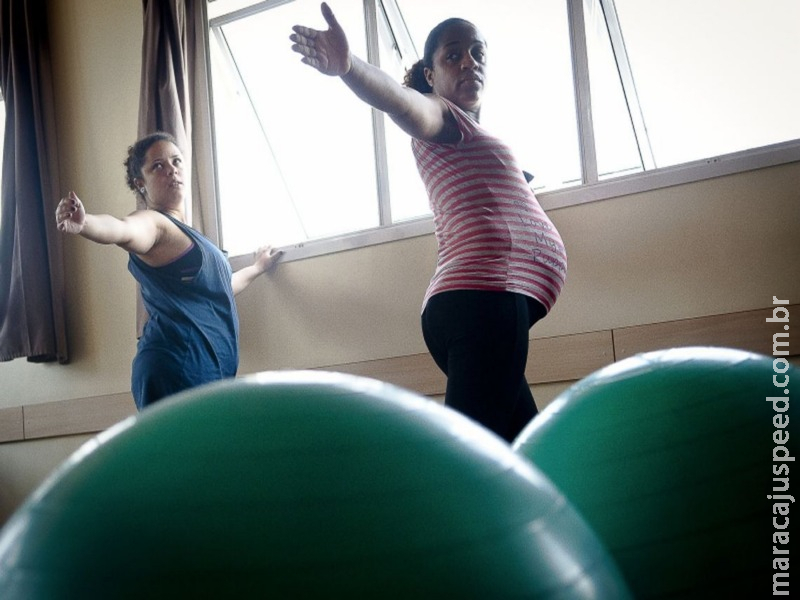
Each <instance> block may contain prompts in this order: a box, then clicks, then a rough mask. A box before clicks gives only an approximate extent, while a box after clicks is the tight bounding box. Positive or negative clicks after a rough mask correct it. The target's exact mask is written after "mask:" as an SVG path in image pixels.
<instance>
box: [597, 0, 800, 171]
mask: <svg viewBox="0 0 800 600" xmlns="http://www.w3.org/2000/svg"><path fill="white" fill-rule="evenodd" d="M613 4H614V5H616V9H617V14H618V18H619V23H620V27H621V30H622V35H623V38H624V41H625V47H626V49H627V52H628V57H629V60H630V64H631V70H632V73H633V77H634V79H635V82H636V90H637V93H638V96H639V100H640V102H641V106H642V112H643V115H644V119H645V122H646V124H647V130H648V133H649V136H650V141H651V145H652V149H653V154H654V157H655V161H656V166H658V167H665V166H670V165H675V164H679V163H683V162H688V161H692V160H699V159H704V158H709V157H714V156H718V155H721V154H727V153H730V152H737V151H741V150H746V149H750V148H756V147H759V146H764V145H769V144H773V143H778V142H783V141H788V140H792V139H798V138H800V111H798V106H800V25H798V24H800V2H798V1H797V0H770V1H769V2H763V1H762V0H736V1H735V2H732V1H731V0H671V1H670V2H664V1H663V0H614V3H613Z"/></svg>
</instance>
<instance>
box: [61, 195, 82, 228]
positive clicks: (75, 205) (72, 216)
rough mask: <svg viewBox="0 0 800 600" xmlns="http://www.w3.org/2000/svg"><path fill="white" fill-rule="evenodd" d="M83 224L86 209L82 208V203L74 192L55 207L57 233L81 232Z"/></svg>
mask: <svg viewBox="0 0 800 600" xmlns="http://www.w3.org/2000/svg"><path fill="white" fill-rule="evenodd" d="M85 222H86V209H85V208H84V207H83V202H81V201H80V198H78V196H77V195H76V194H75V192H70V193H69V194H68V195H67V196H65V197H64V198H62V199H61V201H60V202H59V203H58V207H56V225H57V226H58V229H59V231H63V232H64V233H73V234H77V233H80V232H81V231H83V225H84V223H85Z"/></svg>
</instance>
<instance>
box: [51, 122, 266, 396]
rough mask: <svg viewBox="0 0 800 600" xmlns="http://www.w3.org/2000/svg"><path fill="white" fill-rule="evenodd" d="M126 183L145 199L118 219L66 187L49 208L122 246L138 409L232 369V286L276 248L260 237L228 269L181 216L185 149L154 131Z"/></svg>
mask: <svg viewBox="0 0 800 600" xmlns="http://www.w3.org/2000/svg"><path fill="white" fill-rule="evenodd" d="M125 167H126V170H127V173H126V180H127V183H128V186H129V187H130V188H131V189H132V190H133V191H134V193H136V194H137V195H138V196H139V197H140V198H142V199H143V200H144V202H145V204H146V208H145V209H142V210H136V211H134V212H132V213H131V214H129V215H128V216H127V217H124V218H122V219H118V218H116V217H113V216H110V215H97V214H90V213H87V212H86V209H85V208H84V205H83V203H82V202H81V200H80V199H79V198H78V196H77V195H76V194H75V192H70V193H69V195H68V196H66V197H65V198H62V200H61V202H60V203H59V205H58V208H57V209H56V222H57V224H58V228H59V229H60V230H61V231H63V232H65V233H71V234H79V235H81V236H83V237H85V238H87V239H89V240H92V241H93V242H97V243H100V244H116V245H117V246H119V247H120V248H122V249H123V250H126V251H127V252H128V253H129V259H128V270H129V271H130V272H131V274H132V275H133V276H134V278H136V280H137V281H138V282H139V284H140V287H141V291H142V299H143V302H144V305H145V308H146V309H147V313H148V320H147V323H146V324H145V328H144V331H143V333H142V337H141V338H140V339H139V343H138V347H137V352H136V356H135V357H134V360H133V366H132V375H131V385H132V392H133V398H134V400H135V402H136V406H137V408H138V409H139V410H141V409H143V408H144V407H145V406H148V405H149V404H152V403H153V402H156V401H157V400H160V399H162V398H164V397H166V396H169V395H171V394H174V393H177V392H180V391H182V390H185V389H188V388H191V387H194V386H197V385H200V384H203V383H208V382H211V381H216V380H219V379H224V378H228V377H233V376H235V375H236V370H237V368H238V366H239V350H238V345H239V344H238V343H239V322H238V315H237V311H236V303H235V302H234V296H235V295H236V294H237V293H239V292H240V291H242V290H243V289H245V288H246V287H247V286H248V285H249V284H250V283H251V282H252V281H253V280H254V279H255V278H256V277H258V276H259V275H261V274H262V273H264V272H265V271H266V270H267V269H269V267H270V266H272V265H273V264H274V263H275V262H276V260H277V259H278V257H279V256H280V252H275V251H273V250H272V248H271V247H269V246H266V247H263V248H260V249H259V250H257V251H256V254H255V260H254V262H253V264H252V265H250V266H249V267H245V268H243V269H241V270H239V271H237V272H235V273H233V272H232V270H231V267H230V265H229V263H228V261H227V259H226V258H225V256H224V254H223V253H222V252H221V251H220V250H219V249H218V248H217V247H216V246H215V245H214V244H213V243H212V242H211V241H210V240H208V239H207V238H205V237H204V236H203V235H201V234H200V233H199V232H197V231H195V230H194V229H192V228H191V227H189V226H188V225H186V224H185V223H184V219H185V213H184V206H185V200H186V188H185V183H186V182H185V180H184V170H183V154H182V153H181V151H180V149H179V148H178V144H177V142H176V141H175V138H173V137H172V136H171V135H169V134H167V133H163V132H157V133H153V134H150V135H148V136H145V137H144V138H142V139H140V140H139V141H137V142H136V143H135V144H133V145H132V146H131V147H130V148H129V149H128V158H127V159H126V160H125Z"/></svg>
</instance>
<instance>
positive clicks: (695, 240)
mask: <svg viewBox="0 0 800 600" xmlns="http://www.w3.org/2000/svg"><path fill="white" fill-rule="evenodd" d="M50 4H51V7H50V11H51V17H52V23H51V29H52V34H53V36H54V43H53V55H54V68H55V70H56V73H55V77H56V100H57V103H58V106H57V109H58V110H57V120H58V142H59V153H60V170H61V181H60V187H61V189H62V190H64V191H65V192H66V191H67V190H70V189H74V190H76V192H77V193H78V194H79V195H80V196H81V197H82V198H83V199H84V201H85V202H86V204H87V206H88V207H90V210H92V211H95V212H109V213H112V214H116V215H122V214H125V213H127V212H128V211H130V210H131V209H132V208H133V206H134V199H133V196H132V195H131V193H130V192H129V191H128V190H127V188H126V187H125V183H124V179H123V168H122V164H121V163H122V159H123V158H124V155H125V150H126V148H127V146H128V145H129V144H130V143H131V142H132V141H133V140H134V138H135V136H136V119H137V110H138V89H139V79H140V70H139V58H140V51H141V46H140V44H141V22H142V16H141V3H139V2H134V1H131V0H59V1H58V2H51V3H50ZM550 214H551V217H552V219H553V221H554V222H555V223H556V225H557V227H558V228H559V230H560V231H561V233H562V236H563V237H564V239H565V242H566V244H567V249H568V253H569V260H570V265H569V275H568V281H567V285H566V288H565V290H564V293H563V295H562V297H561V299H560V300H559V302H558V304H557V306H556V308H555V309H554V311H553V312H552V314H551V315H550V316H549V317H548V318H547V319H545V320H544V321H543V322H542V323H540V324H539V325H537V328H536V331H535V333H536V335H539V336H550V335H559V334H567V333H577V332H586V331H594V330H600V329H608V328H614V327H622V326H626V325H637V324H645V323H652V322H659V321H666V320H672V319H680V318H685V317H694V316H705V315H713V314H718V313H725V312H731V311H739V310H748V309H755V308H764V307H767V306H769V305H770V303H771V299H772V296H773V295H774V296H778V297H779V298H782V299H789V300H790V301H792V302H793V303H796V302H798V300H799V299H800V277H798V274H800V235H799V234H800V164H798V163H795V164H791V165H785V166H780V167H773V168H768V169H762V170H758V171H753V172H749V173H743V174H739V175H734V176H729V177H723V178H718V179H714V180H709V181H704V182H699V183H694V184H689V185H683V186H677V187H673V188H669V189H664V190H659V191H655V192H649V193H643V194H636V195H632V196H628V197H624V198H617V199H613V200H608V201H602V202H596V203H592V204H587V205H583V206H576V207H570V208H564V209H560V210H555V211H552V212H551V213H550ZM66 242H67V243H66V264H67V268H68V286H67V299H66V300H67V303H68V307H67V316H68V327H69V343H70V351H71V356H72V361H71V363H70V364H68V365H35V364H29V363H27V362H25V361H24V360H16V361H11V362H8V363H0V408H4V407H15V406H21V405H26V404H36V403H42V402H49V401H53V400H63V399H71V398H82V397H87V396H96V395H104V394H115V393H120V392H125V391H127V390H128V389H129V377H130V361H131V358H132V357H133V353H134V350H135V326H134V312H135V305H134V290H135V288H134V282H133V279H132V278H131V276H130V275H129V274H128V272H127V269H126V256H125V254H124V253H123V252H122V251H120V250H118V249H116V248H106V247H101V246H98V245H95V244H91V243H89V242H87V241H85V240H82V239H68V240H67V241H66ZM434 260H435V242H434V240H433V238H432V237H431V236H424V237H420V238H415V239H410V240H404V241H399V242H393V243H388V244H384V245H379V246H374V247H370V248H364V249H360V250H353V251H347V252H342V253H339V254H335V255H330V256H323V257H318V258H312V259H308V260H304V261H297V262H292V263H287V264H281V265H279V266H278V267H277V269H276V270H275V272H274V273H273V274H272V276H271V277H270V278H268V279H267V278H261V279H259V280H258V281H257V282H256V283H254V284H253V285H252V286H251V288H250V289H248V290H247V291H246V292H244V293H243V294H242V295H241V296H239V304H240V311H241V314H240V317H241V322H242V339H241V349H242V361H241V369H240V373H242V374H245V373H252V372H256V371H261V370H267V369H284V368H305V367H319V366H323V367H324V366H327V365H335V364H339V363H347V362H353V361H360V360H367V359H373V358H385V357H391V356H400V355H406V354H413V353H418V352H424V351H425V346H424V343H423V341H422V336H421V333H420V329H419V304H420V300H421V298H422V294H423V291H424V289H425V286H426V284H427V281H428V278H429V276H430V273H431V271H432V269H433V264H434ZM564 385H567V383H566V382H565V384H564ZM558 389H560V387H559V386H557V385H556V386H553V385H550V386H547V387H544V388H542V389H541V390H540V391H541V394H542V395H543V396H544V397H545V398H550V397H552V396H553V395H554V394H555V393H556V392H557V391H558ZM82 439H83V438H81V437H80V436H79V437H71V438H63V439H60V440H42V441H35V442H24V443H10V444H0V489H3V490H6V491H5V492H4V493H5V494H11V495H12V496H13V498H11V499H10V500H9V499H8V498H7V497H6V498H4V497H2V496H0V522H2V520H3V518H4V516H5V514H3V513H2V511H3V510H4V508H5V509H8V506H9V505H10V504H13V502H14V501H15V500H14V498H19V497H21V496H22V495H24V494H25V493H27V490H30V489H32V488H33V487H34V486H35V484H36V482H38V481H40V480H41V478H43V477H44V475H45V474H46V473H47V472H48V471H49V470H50V469H51V468H52V467H54V466H56V465H57V464H58V463H60V462H61V461H62V460H63V459H64V458H65V457H66V456H67V455H68V454H69V453H70V452H71V451H72V450H74V448H75V447H76V445H77V443H78V442H80V441H82ZM8 490H11V491H10V492H9V491H8ZM3 504H5V507H4V506H3Z"/></svg>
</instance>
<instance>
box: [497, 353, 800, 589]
mask: <svg viewBox="0 0 800 600" xmlns="http://www.w3.org/2000/svg"><path fill="white" fill-rule="evenodd" d="M773 376H775V379H773ZM789 380H792V381H795V382H797V381H800V373H798V369H797V368H795V367H792V366H791V365H790V364H789V363H788V362H787V361H786V360H784V359H782V358H778V359H776V360H775V361H774V362H773V359H772V358H770V357H767V356H762V355H758V354H753V353H749V352H744V351H739V350H732V349H726V348H710V347H690V348H675V349H669V350H663V351H656V352H649V353H645V354H641V355H637V356H635V357H631V358H628V359H625V360H622V361H620V362H618V363H616V364H613V365H611V366H609V367H606V368H604V369H601V370H599V371H597V372H595V373H593V374H592V375H590V376H588V377H586V378H585V379H583V380H581V381H579V382H578V383H576V384H575V385H574V386H572V387H571V388H569V389H567V390H566V391H565V392H564V393H562V394H561V395H560V396H559V397H557V398H556V399H555V400H554V401H553V403H552V404H550V405H549V406H548V407H547V408H545V409H544V410H543V411H542V413H541V414H540V415H539V416H538V417H537V418H536V419H535V420H533V421H532V422H531V423H530V424H528V426H527V427H526V428H525V429H524V430H523V431H522V432H521V433H520V434H519V436H518V437H517V439H516V440H514V443H513V444H512V448H513V449H514V450H515V451H516V452H517V453H520V454H522V455H524V456H525V457H527V458H528V459H530V460H531V461H532V462H533V464H535V465H536V467H538V468H539V469H540V470H541V471H543V472H544V473H545V474H546V475H547V476H548V477H549V478H550V480H551V481H552V482H553V483H554V484H555V485H556V487H557V488H558V489H559V490H560V491H561V492H562V493H563V494H564V495H565V496H566V497H567V498H568V499H569V500H570V502H571V503H572V504H573V506H574V507H575V508H576V509H577V510H578V511H579V512H580V513H581V514H582V515H583V516H584V517H585V519H586V520H587V521H588V522H589V524H590V525H591V526H592V528H593V529H594V530H595V532H596V533H597V535H598V537H599V538H600V539H601V541H603V542H604V543H605V545H606V547H607V548H608V550H609V552H610V553H611V555H612V556H613V557H614V558H615V559H616V562H617V564H618V566H619V568H620V570H621V571H622V573H623V576H624V577H625V579H626V581H627V583H628V586H629V589H630V590H631V592H632V593H633V595H634V596H635V597H636V598H641V599H649V598H671V599H672V598H694V599H697V600H700V599H702V600H707V599H708V598H760V597H764V595H765V594H769V593H770V592H771V590H772V581H773V579H772V575H773V571H777V572H780V571H781V568H780V567H781V565H780V564H779V563H774V564H773V559H775V558H777V557H778V556H779V555H776V554H774V553H773V546H777V547H779V548H783V549H788V545H782V544H781V543H780V541H781V539H784V540H785V541H787V542H788V537H785V538H781V537H773V535H774V534H775V533H778V534H782V533H785V532H782V531H781V530H779V529H775V528H774V527H773V516H775V515H773V511H774V510H775V511H778V512H780V511H781V510H787V509H788V506H789V503H786V502H787V500H786V499H783V500H781V499H779V498H776V502H777V503H781V502H782V503H786V504H784V505H783V507H781V508H774V507H773V504H774V502H773V499H770V498H769V496H772V495H773V494H776V495H783V494H789V493H791V492H789V491H786V489H785V488H784V483H785V484H787V485H788V469H789V468H792V469H793V468H794V464H795V463H794V462H792V461H793V460H794V458H791V460H789V461H783V460H782V457H784V455H785V456H790V455H791V456H793V449H792V448H789V447H787V446H786V443H785V442H786V441H787V440H785V439H784V433H788V428H787V427H788V421H789V412H790V411H789V395H788V394H785V393H784V390H788V387H781V386H780V384H784V383H786V382H788V381H789ZM770 398H772V399H773V400H770ZM793 412H794V413H796V411H793ZM793 422H794V421H793ZM778 442H781V443H778ZM783 469H786V473H785V474H784V472H783ZM773 478H777V479H773ZM781 478H786V479H785V481H783V482H781V481H780V479H781ZM773 486H776V487H773ZM798 510H800V509H798ZM779 519H781V521H780V523H779V524H781V525H782V524H783V521H782V519H784V517H779ZM776 542H777V543H776ZM786 556H788V554H787V555H786ZM786 564H787V566H788V561H787V563H786ZM773 567H776V568H773Z"/></svg>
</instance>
